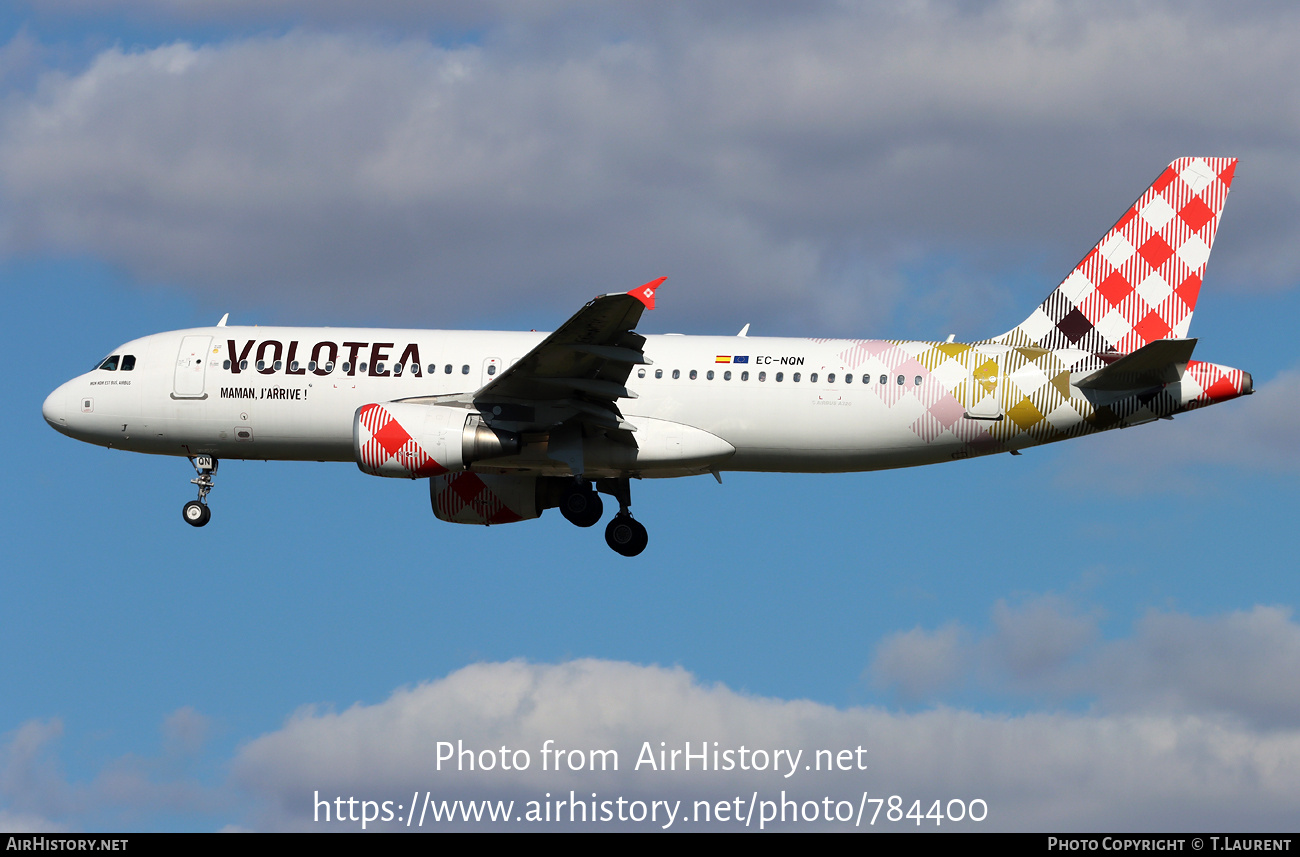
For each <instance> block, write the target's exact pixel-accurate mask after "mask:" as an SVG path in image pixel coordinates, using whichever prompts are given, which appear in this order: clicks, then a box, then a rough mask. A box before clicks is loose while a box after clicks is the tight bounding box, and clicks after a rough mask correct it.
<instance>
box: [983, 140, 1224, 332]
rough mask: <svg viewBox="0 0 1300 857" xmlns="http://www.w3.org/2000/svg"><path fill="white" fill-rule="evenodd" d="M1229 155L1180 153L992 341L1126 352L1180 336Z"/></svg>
mask: <svg viewBox="0 0 1300 857" xmlns="http://www.w3.org/2000/svg"><path fill="white" fill-rule="evenodd" d="M1236 168H1237V160H1236V158H1179V159H1178V160H1176V161H1174V162H1173V163H1172V164H1170V165H1169V166H1168V167H1167V168H1166V169H1165V171H1164V172H1163V173H1161V174H1160V177H1159V178H1157V179H1156V180H1155V182H1154V183H1153V184H1152V185H1151V187H1149V188H1147V190H1146V192H1145V193H1144V194H1142V196H1141V197H1140V198H1139V199H1138V201H1137V202H1135V203H1133V205H1132V207H1131V208H1129V210H1128V211H1126V212H1125V213H1124V216H1123V217H1121V218H1120V219H1119V222H1118V223H1116V224H1115V225H1114V226H1113V227H1112V228H1111V230H1110V231H1109V232H1107V233H1106V235H1105V237H1104V238H1102V239H1101V241H1100V242H1098V243H1097V246H1096V247H1094V248H1093V249H1092V252H1091V253H1089V254H1088V255H1087V256H1085V257H1084V259H1083V261H1082V262H1080V263H1079V265H1078V267H1076V268H1075V269H1074V271H1073V272H1072V273H1071V274H1070V276H1068V277H1066V278H1065V281H1064V282H1063V283H1061V285H1060V286H1058V287H1057V288H1056V291H1054V292H1052V294H1051V295H1049V296H1048V298H1047V300H1045V301H1043V303H1042V304H1041V305H1040V306H1039V307H1038V309H1037V310H1035V311H1034V314H1033V315H1031V316H1030V317H1029V318H1027V319H1025V320H1024V322H1022V323H1021V324H1020V325H1019V326H1018V327H1016V328H1015V329H1013V330H1010V331H1008V332H1007V333H1004V334H1003V335H1002V336H1000V337H998V338H997V339H994V340H992V341H993V342H996V343H1000V344H1003V345H1017V346H1034V347H1038V348H1045V349H1048V350H1057V349H1064V348H1077V349H1080V350H1083V351H1091V352H1093V353H1097V352H1104V351H1117V352H1120V353H1124V354H1128V353H1131V352H1133V351H1136V350H1137V349H1139V348H1141V347H1142V346H1143V345H1146V344H1147V343H1148V342H1152V341H1155V340H1157V339H1181V338H1184V337H1186V336H1187V329H1188V326H1189V324H1190V323H1191V320H1192V311H1193V310H1195V309H1196V297H1197V295H1198V294H1199V292H1200V290H1201V281H1202V279H1203V277H1204V275H1205V263H1206V260H1207V259H1208V258H1209V256H1210V248H1211V247H1212V246H1213V245H1214V233H1215V230H1216V229H1217V228H1218V225H1219V217H1220V215H1222V213H1223V204H1224V201H1225V200H1226V199H1227V197H1228V188H1229V187H1230V186H1231V184H1232V176H1233V172H1234V170H1236Z"/></svg>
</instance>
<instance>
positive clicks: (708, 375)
mask: <svg viewBox="0 0 1300 857" xmlns="http://www.w3.org/2000/svg"><path fill="white" fill-rule="evenodd" d="M704 378H705V380H708V381H712V380H713V370H712V369H710V370H709V371H708V372H705V373H704Z"/></svg>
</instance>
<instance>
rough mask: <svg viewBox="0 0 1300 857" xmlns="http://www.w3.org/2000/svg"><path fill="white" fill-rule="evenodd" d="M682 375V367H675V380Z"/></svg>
mask: <svg viewBox="0 0 1300 857" xmlns="http://www.w3.org/2000/svg"><path fill="white" fill-rule="evenodd" d="M680 377H682V370H680V369H674V370H673V380H674V381H676V380H677V379H678V378H680Z"/></svg>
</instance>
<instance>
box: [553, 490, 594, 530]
mask: <svg viewBox="0 0 1300 857" xmlns="http://www.w3.org/2000/svg"><path fill="white" fill-rule="evenodd" d="M604 513H605V504H604V503H602V502H601V500H600V495H599V494H597V493H596V492H595V490H593V489H591V488H587V487H584V486H582V485H579V484H578V483H576V482H575V483H574V484H573V485H570V486H569V487H568V488H566V489H565V491H564V494H563V496H561V497H560V514H561V515H563V516H564V519H565V520H566V521H568V522H569V523H570V524H573V525H575V526H578V527H590V526H593V525H594V524H595V523H596V522H597V521H599V520H600V516H601V515H603V514H604Z"/></svg>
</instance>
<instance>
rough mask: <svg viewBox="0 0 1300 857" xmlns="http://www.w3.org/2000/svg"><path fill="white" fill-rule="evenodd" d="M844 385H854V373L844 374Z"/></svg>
mask: <svg viewBox="0 0 1300 857" xmlns="http://www.w3.org/2000/svg"><path fill="white" fill-rule="evenodd" d="M844 383H845V384H852V383H853V373H851V372H845V373H844Z"/></svg>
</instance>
